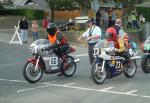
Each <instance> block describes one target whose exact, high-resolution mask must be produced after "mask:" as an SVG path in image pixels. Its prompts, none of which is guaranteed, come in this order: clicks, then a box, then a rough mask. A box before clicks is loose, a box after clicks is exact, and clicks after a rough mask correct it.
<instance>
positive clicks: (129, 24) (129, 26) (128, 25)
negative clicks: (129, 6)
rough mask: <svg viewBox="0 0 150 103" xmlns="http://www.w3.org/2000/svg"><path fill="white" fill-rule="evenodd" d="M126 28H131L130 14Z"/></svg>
mask: <svg viewBox="0 0 150 103" xmlns="http://www.w3.org/2000/svg"><path fill="white" fill-rule="evenodd" d="M127 28H132V18H131V14H130V15H128V23H127Z"/></svg>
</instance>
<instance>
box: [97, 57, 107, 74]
mask: <svg viewBox="0 0 150 103" xmlns="http://www.w3.org/2000/svg"><path fill="white" fill-rule="evenodd" d="M95 62H96V63H97V62H99V59H98V57H96V61H95ZM105 62H106V61H105V60H103V62H102V69H101V71H100V72H104V70H105V68H104V67H105ZM97 66H98V65H97ZM97 69H98V67H97V68H96V71H97Z"/></svg>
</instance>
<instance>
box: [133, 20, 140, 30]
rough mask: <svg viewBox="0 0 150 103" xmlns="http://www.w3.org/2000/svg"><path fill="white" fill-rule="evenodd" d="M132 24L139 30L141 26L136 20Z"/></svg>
mask: <svg viewBox="0 0 150 103" xmlns="http://www.w3.org/2000/svg"><path fill="white" fill-rule="evenodd" d="M132 24H133V28H134V29H139V25H138V22H137V21H136V20H133V21H132Z"/></svg>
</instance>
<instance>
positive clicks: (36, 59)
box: [23, 39, 76, 83]
mask: <svg viewBox="0 0 150 103" xmlns="http://www.w3.org/2000/svg"><path fill="white" fill-rule="evenodd" d="M50 46H51V43H50V42H49V41H48V40H47V39H39V40H36V41H34V42H33V43H32V44H31V45H30V52H31V54H32V55H33V57H31V58H28V59H27V61H26V63H25V65H24V68H23V76H24V79H25V80H26V81H28V82H29V83H36V82H38V81H39V80H40V79H41V78H42V76H43V73H45V74H53V73H58V72H61V73H62V75H64V76H66V77H71V76H73V75H74V73H75V71H76V61H75V59H74V58H73V57H72V56H70V55H69V54H70V53H72V52H74V51H75V49H74V48H72V47H69V50H68V53H67V55H66V62H65V63H67V65H64V62H63V60H62V59H61V58H59V57H58V56H57V55H56V54H55V53H54V50H53V49H50V50H46V48H48V47H50Z"/></svg>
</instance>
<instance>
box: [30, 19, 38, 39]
mask: <svg viewBox="0 0 150 103" xmlns="http://www.w3.org/2000/svg"><path fill="white" fill-rule="evenodd" d="M38 28H39V26H38V24H37V21H36V20H33V21H32V35H33V40H34V41H35V40H37V39H38V38H39V36H38Z"/></svg>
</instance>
